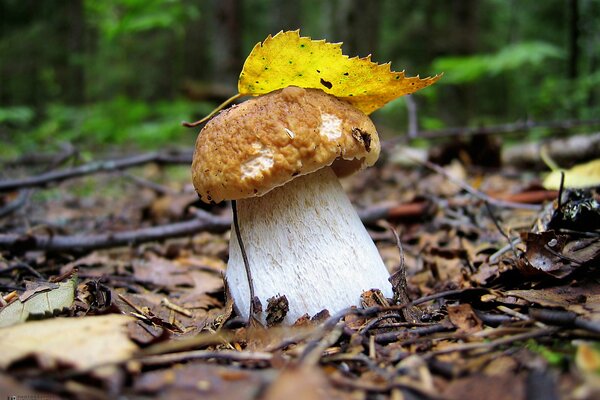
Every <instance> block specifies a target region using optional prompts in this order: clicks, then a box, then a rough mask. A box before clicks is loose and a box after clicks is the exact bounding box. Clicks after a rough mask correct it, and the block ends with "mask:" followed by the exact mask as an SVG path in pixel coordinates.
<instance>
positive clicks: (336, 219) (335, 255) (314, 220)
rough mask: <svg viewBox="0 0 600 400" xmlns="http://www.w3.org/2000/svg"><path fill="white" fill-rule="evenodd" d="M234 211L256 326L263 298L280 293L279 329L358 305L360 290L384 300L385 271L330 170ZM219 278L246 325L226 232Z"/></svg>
mask: <svg viewBox="0 0 600 400" xmlns="http://www.w3.org/2000/svg"><path fill="white" fill-rule="evenodd" d="M237 208H238V209H237V211H238V222H239V226H240V235H241V238H242V242H243V244H244V248H245V250H246V254H247V257H248V262H249V265H250V271H251V275H252V279H253V282H254V294H255V296H256V297H258V299H259V300H260V302H261V304H262V308H263V313H262V315H261V316H260V318H261V319H262V321H263V323H264V322H265V316H266V308H267V304H268V300H269V299H270V298H272V297H276V296H280V295H285V296H286V298H287V300H288V303H289V311H288V312H287V314H286V316H285V319H284V323H286V324H293V323H294V322H295V321H296V320H297V319H298V318H300V317H301V316H303V315H305V314H308V315H309V316H311V317H312V316H313V315H315V314H317V313H318V312H320V311H322V310H324V309H327V310H328V311H329V312H330V313H331V314H333V313H335V312H337V311H339V310H341V309H343V308H346V307H349V306H353V305H359V304H360V296H361V294H362V292H363V291H365V290H369V289H374V288H375V289H380V290H381V291H382V292H383V294H384V295H385V296H387V297H392V287H391V284H390V282H389V281H388V278H389V273H388V271H387V268H386V267H385V265H384V263H383V261H382V260H381V256H380V255H379V252H378V251H377V248H376V247H375V244H374V243H373V241H372V239H371V237H370V236H369V234H368V232H367V230H366V229H365V227H364V226H363V224H362V222H361V220H360V218H359V216H358V214H357V213H356V211H355V210H354V207H353V206H352V204H351V203H350V200H349V199H348V197H347V196H346V194H345V192H344V190H343V188H342V186H341V185H340V183H339V181H338V180H337V177H336V175H335V173H334V172H333V170H332V169H331V168H329V167H326V168H323V169H321V170H319V171H317V172H314V173H312V174H309V175H305V176H301V177H298V178H296V179H294V180H293V181H291V182H289V183H287V184H286V185H285V186H282V187H278V188H275V189H273V190H272V191H270V192H268V193H267V194H265V195H263V196H261V197H254V198H248V199H242V200H238V202H237ZM226 278H227V284H228V287H229V291H230V294H231V296H232V297H233V300H234V302H235V305H236V307H237V309H238V311H239V313H240V315H242V316H243V317H244V318H246V319H248V317H249V310H250V289H249V285H248V279H247V276H246V269H245V267H244V262H243V259H242V255H241V251H240V247H239V243H238V240H237V237H236V235H235V231H234V230H233V228H232V233H231V240H230V244H229V262H228V265H227V272H226Z"/></svg>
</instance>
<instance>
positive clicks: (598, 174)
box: [543, 159, 600, 190]
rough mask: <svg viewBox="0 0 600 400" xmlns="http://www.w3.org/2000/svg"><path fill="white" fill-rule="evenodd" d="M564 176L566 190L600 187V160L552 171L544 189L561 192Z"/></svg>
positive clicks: (545, 181) (547, 177) (546, 179)
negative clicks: (561, 182) (562, 176)
mask: <svg viewBox="0 0 600 400" xmlns="http://www.w3.org/2000/svg"><path fill="white" fill-rule="evenodd" d="M562 174H564V176H565V178H564V183H563V187H564V188H584V187H591V186H597V185H600V159H596V160H592V161H589V162H587V163H584V164H578V165H575V166H574V167H572V168H570V169H567V170H562V169H560V170H556V171H552V172H550V174H548V176H546V178H545V179H544V183H543V185H544V187H545V188H546V189H553V190H559V189H560V181H561V175H562Z"/></svg>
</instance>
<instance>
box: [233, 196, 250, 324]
mask: <svg viewBox="0 0 600 400" xmlns="http://www.w3.org/2000/svg"><path fill="white" fill-rule="evenodd" d="M231 209H232V211H233V228H234V230H235V236H236V238H237V241H238V245H239V246H240V252H241V253H242V259H243V260H244V268H245V269H246V277H247V278H248V286H249V287H250V310H249V315H250V318H254V312H255V295H254V281H253V280H252V272H251V271H250V262H248V255H247V254H246V248H245V247H244V242H243V241H242V235H241V233H240V224H239V222H238V211H237V201H236V200H232V201H231Z"/></svg>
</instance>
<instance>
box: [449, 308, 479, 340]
mask: <svg viewBox="0 0 600 400" xmlns="http://www.w3.org/2000/svg"><path fill="white" fill-rule="evenodd" d="M448 318H450V322H452V324H453V325H454V326H456V328H457V329H458V332H460V333H473V332H479V331H480V330H481V328H482V326H483V324H482V323H481V320H480V319H479V318H478V317H477V315H475V312H474V311H473V308H471V305H470V304H467V303H465V304H459V305H456V306H448Z"/></svg>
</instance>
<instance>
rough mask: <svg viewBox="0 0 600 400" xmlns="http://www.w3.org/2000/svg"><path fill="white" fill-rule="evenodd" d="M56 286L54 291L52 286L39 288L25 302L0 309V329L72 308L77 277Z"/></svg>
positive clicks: (13, 303)
mask: <svg viewBox="0 0 600 400" xmlns="http://www.w3.org/2000/svg"><path fill="white" fill-rule="evenodd" d="M56 286H57V287H56V288H53V289H49V288H50V287H51V286H39V287H37V288H34V289H31V290H30V293H29V294H28V295H27V296H26V297H25V300H24V301H22V300H21V299H17V300H15V301H14V302H12V303H10V304H9V305H8V306H6V307H4V308H2V309H0V328H5V327H7V326H11V325H15V324H18V323H20V322H25V321H27V320H28V319H29V318H30V317H36V318H40V317H43V316H46V315H52V314H54V313H55V312H60V311H62V310H64V309H66V308H69V307H71V305H72V304H73V301H74V300H75V288H76V287H77V276H76V275H73V276H72V277H71V279H69V280H68V281H66V282H61V283H59V284H58V285H56ZM52 287H54V286H52ZM38 289H40V290H43V291H39V290H38Z"/></svg>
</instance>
